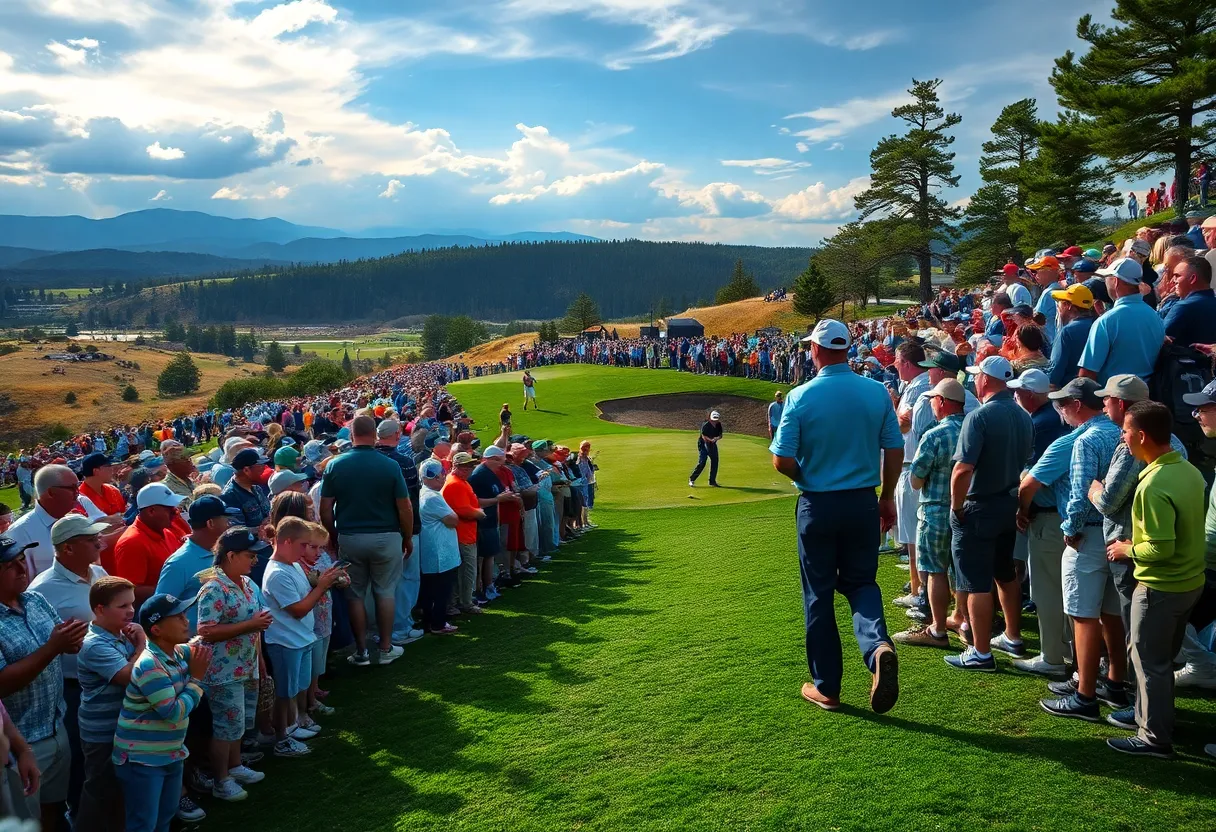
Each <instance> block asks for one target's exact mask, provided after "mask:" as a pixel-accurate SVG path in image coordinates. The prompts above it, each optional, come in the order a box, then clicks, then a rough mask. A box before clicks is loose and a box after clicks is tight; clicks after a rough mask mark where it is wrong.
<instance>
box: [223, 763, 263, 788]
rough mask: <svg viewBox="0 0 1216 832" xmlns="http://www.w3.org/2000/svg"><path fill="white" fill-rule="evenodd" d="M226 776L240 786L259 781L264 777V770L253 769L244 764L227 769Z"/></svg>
mask: <svg viewBox="0 0 1216 832" xmlns="http://www.w3.org/2000/svg"><path fill="white" fill-rule="evenodd" d="M228 776H229V777H231V778H232V779H233V780H236V782H238V783H240V784H241V785H242V786H248V785H249V784H250V783H261V782H262V781H263V780H265V779H266V772H264V771H254V770H253V769H251V768H249V766H246V765H239V766H237V767H236V768H230V769H228Z"/></svg>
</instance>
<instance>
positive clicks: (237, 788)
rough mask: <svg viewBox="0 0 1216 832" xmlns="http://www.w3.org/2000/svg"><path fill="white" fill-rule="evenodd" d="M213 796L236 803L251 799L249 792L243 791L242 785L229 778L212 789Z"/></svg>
mask: <svg viewBox="0 0 1216 832" xmlns="http://www.w3.org/2000/svg"><path fill="white" fill-rule="evenodd" d="M211 796H212V797H215V798H218V799H220V800H228V801H231V802H233V803H235V802H236V801H238V800H244V799H245V798H247V797H249V792H247V791H245V790H244V789H242V788H241V784H240V783H238V782H236V780H235V779H233V778H232V777H228V778H225V779H224V780H220V781H219V782H218V783H216V784H215V785H214V786H213V787H212V788H211Z"/></svg>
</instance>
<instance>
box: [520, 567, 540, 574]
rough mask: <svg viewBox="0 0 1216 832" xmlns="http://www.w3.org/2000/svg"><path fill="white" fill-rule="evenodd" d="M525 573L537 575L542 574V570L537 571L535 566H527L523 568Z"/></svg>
mask: <svg viewBox="0 0 1216 832" xmlns="http://www.w3.org/2000/svg"><path fill="white" fill-rule="evenodd" d="M523 571H524V572H527V573H528V574H529V575H536V574H539V573H540V570H539V569H537V568H536V567H535V566H525V567H524V568H523Z"/></svg>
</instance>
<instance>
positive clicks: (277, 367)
mask: <svg viewBox="0 0 1216 832" xmlns="http://www.w3.org/2000/svg"><path fill="white" fill-rule="evenodd" d="M266 366H267V367H269V368H270V369H271V370H273V371H275V372H276V373H281V372H283V370H284V368H286V367H287V356H286V355H284V354H283V348H282V347H280V346H279V342H278V341H271V342H270V346H268V347H267V348H266Z"/></svg>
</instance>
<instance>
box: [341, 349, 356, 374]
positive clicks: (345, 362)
mask: <svg viewBox="0 0 1216 832" xmlns="http://www.w3.org/2000/svg"><path fill="white" fill-rule="evenodd" d="M342 372H343V373H345V374H346V377H347V378H354V377H355V367H354V365H353V364H351V363H350V353H349V352H347V351H346V350H342Z"/></svg>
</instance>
